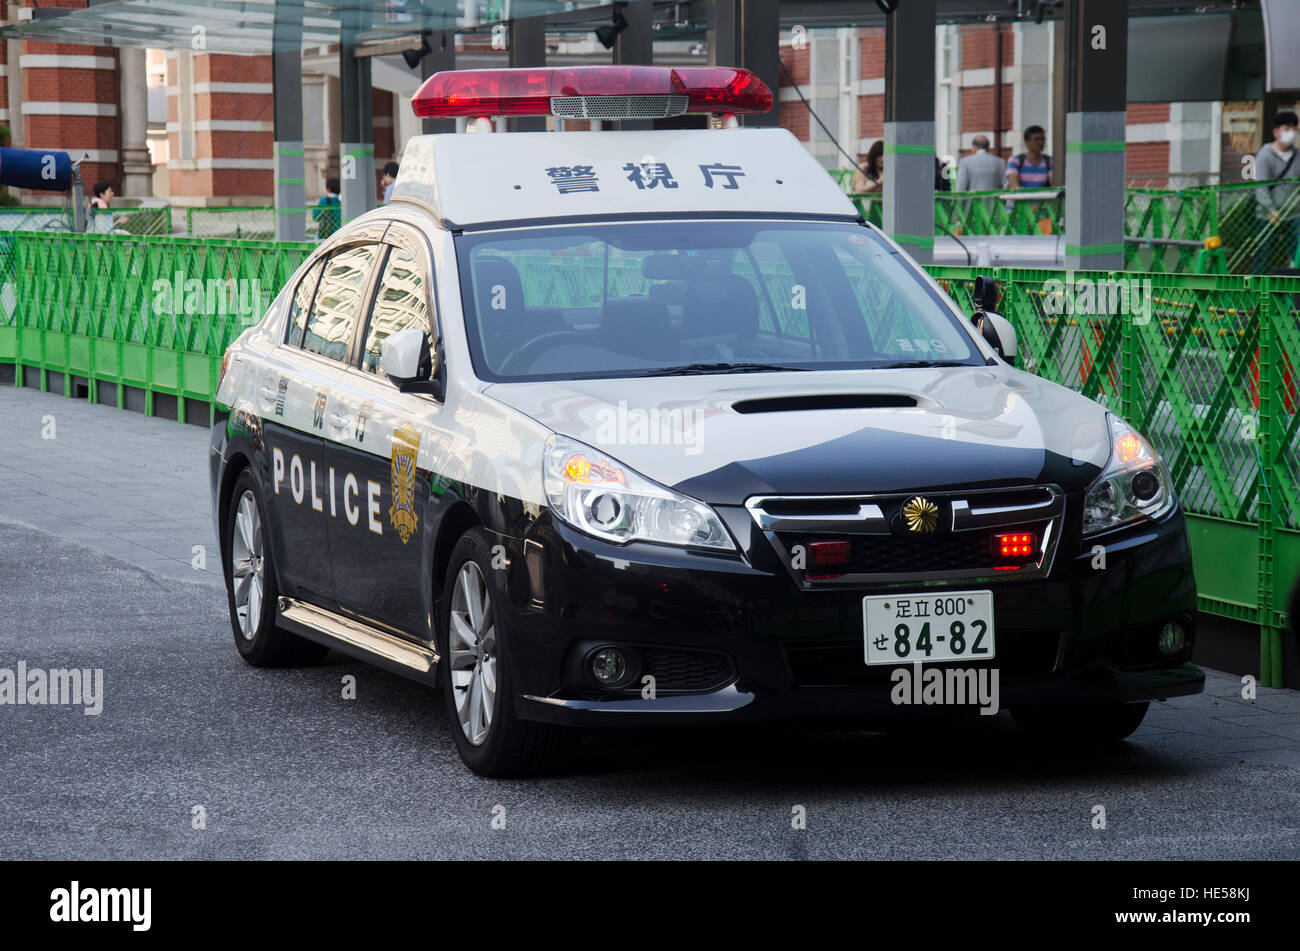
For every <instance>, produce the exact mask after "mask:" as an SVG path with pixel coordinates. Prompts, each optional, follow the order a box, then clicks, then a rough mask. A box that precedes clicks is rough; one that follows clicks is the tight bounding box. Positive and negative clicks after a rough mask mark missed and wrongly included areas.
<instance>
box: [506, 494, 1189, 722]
mask: <svg viewBox="0 0 1300 951" xmlns="http://www.w3.org/2000/svg"><path fill="white" fill-rule="evenodd" d="M1079 504H1080V499H1079V498H1077V497H1071V498H1070V499H1068V500H1067V512H1066V524H1078V522H1077V512H1078V506H1079ZM742 512H743V510H742ZM722 514H723V515H724V517H727V518H728V521H729V523H730V524H732V525H733V527H735V526H743V525H744V524H745V519H746V518H747V516H743V517H738V518H735V519H734V520H733V519H732V518H730V517H728V515H729V514H730V515H735V513H725V512H724V513H722ZM738 537H740V538H741V542H742V546H743V547H745V550H746V558H744V559H742V558H737V557H735V556H724V555H712V554H703V553H696V552H689V551H684V550H677V549H673V548H669V547H667V546H660V545H648V544H631V545H626V546H618V545H610V544H606V543H604V542H601V541H598V540H595V539H592V538H589V537H587V536H586V535H583V534H580V533H578V532H576V531H574V530H573V529H571V528H569V527H568V526H567V525H564V524H562V523H559V522H558V521H557V520H555V519H554V518H552V517H551V516H550V515H549V513H547V514H543V516H542V518H540V519H539V520H537V521H536V522H535V523H534V524H533V526H532V528H531V530H530V531H529V533H528V534H527V536H526V537H524V538H522V539H511V538H508V537H503V538H502V539H501V540H502V542H503V543H504V544H505V545H506V546H507V550H508V551H509V553H510V569H509V570H508V572H507V582H506V583H507V589H508V590H507V594H508V597H507V598H506V602H507V603H506V604H505V605H502V608H503V610H502V611H501V612H500V613H501V615H502V616H501V618H500V621H501V622H502V623H503V624H505V625H506V627H507V632H508V639H509V644H510V653H511V655H512V657H513V660H512V662H511V672H512V674H513V677H514V683H515V685H516V698H515V702H516V709H517V711H518V713H519V715H520V716H522V717H525V718H528V719H532V720H540V721H546V722H554V723H564V724H572V725H587V726H627V725H638V724H645V725H652V724H665V723H686V722H719V723H721V722H748V721H757V720H768V719H785V718H798V717H851V716H855V715H867V714H876V713H882V712H888V711H891V710H897V709H898V708H897V706H896V705H895V703H894V702H893V700H892V699H891V673H892V672H893V671H895V670H897V668H895V667H867V666H866V664H865V663H864V660H863V632H862V598H863V596H864V595H867V594H873V593H884V592H885V591H887V590H899V589H898V588H897V587H894V588H889V589H886V588H882V587H880V586H870V585H862V586H853V587H846V588H842V589H836V590H815V591H809V590H800V589H799V588H798V586H797V585H796V584H795V583H794V581H793V580H792V579H791V578H790V576H789V574H788V572H786V571H785V570H784V568H783V567H782V566H781V565H780V564H778V563H774V562H773V561H772V559H771V558H769V557H768V555H769V554H770V548H769V549H766V550H764V548H763V545H762V542H761V536H757V537H753V533H751V535H750V536H748V537H746V536H743V535H740V534H739V533H738ZM1094 545H1101V546H1103V548H1104V567H1097V565H1098V558H1097V555H1096V552H1095V551H1094ZM971 587H979V588H990V589H992V590H993V591H994V599H993V600H994V626H995V631H996V637H997V648H998V652H997V658H996V660H994V661H989V662H983V663H971V662H964V663H963V662H958V661H952V662H947V663H943V664H935V665H927V668H929V667H931V666H934V667H940V668H944V667H954V666H959V667H965V668H968V669H969V668H973V669H976V670H978V669H979V668H981V667H988V668H990V669H996V670H997V673H998V684H999V686H998V691H999V702H1000V705H1001V706H1002V707H1003V708H1005V707H1012V706H1016V705H1020V704H1089V703H1118V702H1134V701H1142V700H1153V699H1163V698H1167V697H1175V696H1181V695H1185V694H1192V693H1199V692H1200V691H1201V690H1202V689H1203V688H1204V682H1205V675H1204V673H1203V672H1202V671H1201V670H1200V669H1199V668H1197V667H1195V666H1194V665H1192V664H1190V663H1188V662H1187V658H1188V657H1190V655H1191V651H1192V646H1193V641H1194V635H1195V619H1196V586H1195V581H1194V578H1193V575H1192V567H1191V555H1190V551H1189V548H1188V543H1187V535H1186V530H1185V528H1184V524H1183V517H1182V514H1181V511H1179V510H1175V511H1174V512H1172V513H1171V514H1170V515H1168V516H1166V517H1165V518H1164V519H1162V520H1161V521H1160V522H1158V523H1154V524H1151V523H1148V524H1146V525H1142V526H1135V527H1132V528H1128V529H1121V530H1117V531H1113V532H1110V533H1106V534H1104V535H1101V536H1097V537H1095V538H1090V539H1088V540H1087V543H1086V544H1084V543H1082V542H1081V540H1080V539H1079V538H1078V535H1077V532H1075V533H1067V534H1066V535H1065V537H1063V539H1062V543H1061V548H1060V550H1059V551H1058V553H1057V557H1056V561H1055V564H1054V565H1053V567H1052V570H1051V573H1050V575H1049V576H1048V577H1046V578H1041V579H1037V580H1024V581H1014V580H1007V581H998V582H994V583H989V584H980V585H971V584H969V583H967V584H963V583H960V582H956V583H953V584H947V585H941V586H938V587H935V586H926V590H928V591H934V590H963V589H967V588H971ZM918 588H919V586H918ZM904 590H905V589H904ZM914 590H916V589H914ZM1172 619H1177V620H1178V621H1179V622H1180V623H1182V624H1183V626H1184V628H1185V629H1186V631H1187V633H1188V638H1187V643H1186V645H1185V647H1184V649H1183V650H1182V651H1180V652H1179V653H1178V654H1176V655H1175V656H1173V657H1166V656H1164V655H1162V654H1160V653H1159V652H1158V650H1157V649H1156V633H1157V632H1158V631H1159V630H1160V628H1161V626H1162V625H1163V624H1164V623H1165V622H1166V621H1169V620H1172ZM603 645H614V646H619V647H627V648H631V649H632V652H633V655H634V656H636V657H637V658H639V659H640V660H641V663H642V667H643V668H644V669H645V670H647V671H649V672H651V673H654V675H655V678H656V682H657V684H659V685H660V686H659V688H658V689H657V690H656V694H655V697H654V698H653V699H647V698H643V697H642V695H641V684H640V681H639V680H638V681H637V682H635V683H632V684H629V686H628V687H627V688H625V689H623V690H619V691H610V690H605V689H602V688H600V687H598V686H596V685H595V684H594V682H593V681H591V680H590V679H589V677H588V676H587V675H586V673H585V671H586V668H585V666H584V659H585V658H587V657H588V656H589V655H590V652H591V651H592V650H594V649H595V648H597V647H600V646H603Z"/></svg>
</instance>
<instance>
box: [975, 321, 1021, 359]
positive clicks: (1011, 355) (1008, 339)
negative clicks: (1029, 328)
mask: <svg viewBox="0 0 1300 951" xmlns="http://www.w3.org/2000/svg"><path fill="white" fill-rule="evenodd" d="M971 323H973V324H974V325H975V329H977V330H978V331H979V332H980V335H981V336H982V337H983V338H984V339H985V340H986V341H987V342H988V345H989V346H990V347H992V348H993V349H994V350H995V351H997V354H998V356H1000V357H1001V358H1002V359H1003V360H1006V361H1007V363H1014V362H1015V360H1016V328H1015V327H1013V326H1011V321H1009V320H1007V319H1006V318H1005V317H1003V316H1002V315H1001V314H995V313H992V312H991V311H979V312H978V313H977V314H975V316H974V317H972V318H971Z"/></svg>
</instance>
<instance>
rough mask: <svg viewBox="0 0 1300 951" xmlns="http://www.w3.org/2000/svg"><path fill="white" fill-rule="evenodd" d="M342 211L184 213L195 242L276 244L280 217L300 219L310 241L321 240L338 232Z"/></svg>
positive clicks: (199, 210)
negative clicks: (199, 240) (224, 239)
mask: <svg viewBox="0 0 1300 951" xmlns="http://www.w3.org/2000/svg"><path fill="white" fill-rule="evenodd" d="M341 213H342V212H341V209H340V208H339V206H337V205H335V206H333V207H332V208H330V207H325V208H321V207H317V206H312V207H309V208H294V209H287V208H286V209H278V210H277V209H276V208H274V207H272V206H271V205H257V206H252V205H250V206H246V207H230V208H187V209H185V234H186V236H188V237H193V238H226V239H232V238H233V239H235V240H244V241H273V240H275V221H276V216H277V214H280V215H301V216H302V217H303V218H304V220H305V223H306V234H307V237H308V238H309V239H315V240H319V239H320V238H323V237H328V236H329V234H331V233H332V232H333V231H335V230H336V229H337V228H338V226H339V222H340V221H341V218H340V215H341Z"/></svg>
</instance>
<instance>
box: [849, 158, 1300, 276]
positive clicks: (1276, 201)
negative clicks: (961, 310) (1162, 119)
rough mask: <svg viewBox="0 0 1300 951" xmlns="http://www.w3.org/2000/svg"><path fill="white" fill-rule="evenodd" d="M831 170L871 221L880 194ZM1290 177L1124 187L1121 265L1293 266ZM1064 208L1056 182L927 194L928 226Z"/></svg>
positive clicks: (1239, 269)
mask: <svg viewBox="0 0 1300 951" xmlns="http://www.w3.org/2000/svg"><path fill="white" fill-rule="evenodd" d="M832 176H833V177H834V178H835V179H836V181H837V182H838V183H839V184H840V186H841V188H843V189H844V190H845V193H846V194H848V195H849V198H850V199H851V200H852V201H853V203H854V204H855V205H856V206H857V208H858V211H859V212H860V213H861V214H862V216H863V218H865V219H866V220H867V221H869V222H871V223H872V224H874V225H876V226H877V227H879V226H880V225H881V211H882V206H883V201H884V199H883V196H881V194H880V193H879V192H873V193H871V194H868V195H855V194H852V193H851V192H849V188H850V180H851V171H850V170H844V169H835V170H834V171H833V172H832ZM1292 181H1293V180H1284V181H1282V182H1253V181H1252V182H1237V183H1234V184H1226V185H1199V186H1194V187H1189V188H1185V189H1181V190H1178V191H1173V190H1168V189H1159V188H1128V189H1126V190H1125V198H1124V234H1125V236H1126V237H1125V247H1124V265H1125V267H1126V269H1128V270H1132V271H1144V272H1155V273H1169V274H1204V273H1230V274H1262V273H1267V272H1269V271H1275V270H1281V269H1285V268H1300V242H1297V240H1296V233H1297V229H1300V225H1297V220H1300V185H1293V184H1292ZM1295 181H1300V180H1295ZM1261 194H1265V195H1266V196H1267V197H1266V201H1261V199H1260V196H1261ZM1275 194H1276V196H1277V197H1276V198H1274V195H1275ZM1266 202H1267V204H1266ZM1269 206H1276V207H1277V208H1278V209H1279V212H1280V213H1279V215H1278V216H1277V218H1275V219H1273V220H1270V218H1269V216H1268V210H1269ZM1064 212H1065V193H1064V191H1063V190H1061V189H1048V190H1044V191H1037V192H1026V191H1006V190H1004V191H993V192H937V193H936V194H935V196H934V220H935V233H936V234H944V233H947V232H951V233H953V234H955V235H959V236H960V235H999V236H1000V235H1034V234H1063V233H1064V230H1065V226H1064Z"/></svg>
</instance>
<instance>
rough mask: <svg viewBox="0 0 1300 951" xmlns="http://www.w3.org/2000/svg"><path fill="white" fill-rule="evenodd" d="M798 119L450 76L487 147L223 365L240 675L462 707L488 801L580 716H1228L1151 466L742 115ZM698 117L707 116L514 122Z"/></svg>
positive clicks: (423, 166) (1099, 720)
mask: <svg viewBox="0 0 1300 951" xmlns="http://www.w3.org/2000/svg"><path fill="white" fill-rule="evenodd" d="M771 102H772V95H771V92H770V91H769V90H768V89H767V88H766V87H765V86H764V85H763V84H762V83H761V82H760V81H759V80H758V79H757V78H756V77H754V76H753V75H752V74H750V73H748V72H746V71H745V70H740V69H719V68H697V69H680V68H679V69H668V68H655V67H631V68H628V67H595V68H592V67H585V68H577V69H526V70H466V71H460V72H452V73H440V74H438V75H436V76H434V77H432V78H431V79H429V80H428V81H427V82H426V83H425V85H424V86H423V87H422V88H421V90H420V91H419V93H418V94H417V95H416V97H415V99H414V108H415V110H416V112H417V113H418V114H420V115H423V116H441V117H445V116H462V117H465V119H466V123H467V128H468V130H469V132H467V133H459V134H447V135H429V136H420V137H416V138H413V139H411V140H410V141H409V142H408V144H407V146H406V149H405V153H404V158H403V162H402V167H401V172H400V174H399V175H398V178H397V182H396V185H395V188H394V191H393V197H392V202H391V204H390V205H388V206H386V207H384V208H381V209H378V210H376V211H373V212H370V213H367V214H365V215H363V216H361V217H359V218H357V219H356V220H355V221H352V222H351V223H349V224H347V225H345V226H343V227H342V228H340V230H339V231H338V232H337V233H336V234H334V235H332V236H330V238H329V239H328V240H327V241H325V242H324V243H322V244H321V246H320V247H319V248H318V249H316V250H315V252H314V253H313V254H311V256H310V257H309V258H308V259H307V260H306V261H305V262H304V263H303V265H302V266H301V267H300V268H299V269H298V271H297V272H296V273H295V274H294V275H293V277H292V279H291V280H290V281H289V283H288V284H287V286H285V288H284V289H283V290H282V291H281V293H280V294H279V296H278V297H277V298H276V299H275V300H274V302H273V303H272V304H271V306H270V308H269V310H268V311H267V312H266V314H265V316H264V317H263V318H262V319H261V321H260V322H259V323H258V324H257V325H256V326H254V327H252V328H250V329H249V330H248V331H246V332H245V333H244V334H243V335H242V336H241V337H240V338H239V339H238V340H237V341H236V342H235V343H234V345H232V346H231V348H230V350H229V352H228V353H227V354H226V356H225V359H224V361H223V365H222V370H221V380H220V386H219V395H218V402H219V404H220V407H219V410H220V418H219V421H218V423H217V425H216V426H215V427H214V429H213V434H212V446H211V486H212V496H213V506H214V514H215V518H216V523H217V528H218V532H219V537H220V539H221V552H222V559H223V565H224V570H225V575H226V581H227V585H228V590H229V603H230V615H231V625H232V627H233V630H234V639H235V643H236V645H237V646H238V649H239V652H240V654H241V655H242V656H243V657H244V659H245V660H247V661H248V662H249V663H250V664H253V665H256V666H275V665H287V664H303V663H309V662H312V661H315V660H318V659H320V658H321V657H322V656H323V654H324V653H325V652H326V650H327V649H330V648H333V649H335V650H338V651H341V652H343V653H345V654H349V655H352V656H354V657H358V658H363V659H365V660H367V661H370V662H373V663H374V664H376V665H378V666H380V667H384V668H387V669H388V670H391V671H395V672H397V673H400V674H403V675H406V676H409V677H413V678H416V679H418V680H422V681H425V682H427V683H429V684H431V685H436V686H438V687H440V688H441V691H442V694H443V697H444V698H445V706H446V711H447V716H448V721H449V727H450V730H451V732H452V734H453V735H454V736H455V739H456V743H457V746H458V749H459V751H460V754H461V756H462V758H463V759H464V761H465V763H466V764H467V765H468V766H469V767H470V768H471V769H473V770H474V771H476V772H479V773H482V774H487V775H497V776H499V775H508V774H519V773H524V772H530V771H537V770H542V769H546V768H549V767H550V766H552V765H553V764H554V763H555V762H556V761H557V760H559V759H561V758H562V757H563V756H564V755H565V754H566V753H567V752H569V751H571V750H572V748H573V743H574V737H575V736H576V735H577V731H575V729H574V728H585V727H607V726H617V727H625V726H634V725H642V724H685V723H689V724H698V723H708V722H717V723H723V722H736V721H750V720H759V719H768V718H794V717H847V716H854V715H858V714H869V713H874V712H879V711H887V710H891V709H894V708H895V706H896V705H897V704H898V703H900V702H910V701H909V700H908V698H906V697H904V698H902V700H901V701H900V696H899V693H900V692H899V690H898V689H897V682H898V679H899V677H898V673H899V672H900V671H904V672H907V673H909V674H910V673H913V672H914V673H916V674H917V675H918V676H920V677H922V678H924V677H925V675H926V673H927V672H929V671H933V670H938V671H940V672H941V673H947V672H949V671H952V670H960V671H967V670H968V671H970V672H972V673H973V674H980V675H981V676H983V675H984V674H988V673H993V674H995V675H996V679H995V681H994V682H995V684H996V685H997V686H998V687H999V691H998V693H999V698H1000V704H1001V706H1002V707H1009V708H1010V709H1011V711H1012V713H1013V715H1014V716H1015V717H1016V719H1017V720H1018V721H1019V722H1020V723H1021V724H1022V725H1024V726H1027V727H1030V728H1032V729H1034V730H1036V731H1038V732H1039V733H1041V734H1045V735H1048V736H1057V737H1061V738H1062V739H1069V740H1071V741H1074V742H1078V741H1082V740H1104V739H1116V738H1119V737H1123V736H1126V735H1128V734H1129V733H1131V732H1132V731H1133V730H1134V729H1136V727H1137V726H1138V724H1139V723H1140V722H1141V720H1142V717H1143V714H1144V712H1145V710H1146V707H1147V703H1148V701H1150V700H1153V699H1158V698H1166V697H1173V696H1178V695H1183V694H1190V693H1196V692H1198V691H1200V690H1201V689H1202V687H1203V683H1204V675H1203V673H1202V672H1201V671H1200V670H1199V669H1197V668H1196V667H1194V666H1193V665H1191V664H1190V663H1189V662H1188V658H1189V656H1190V652H1191V649H1192V642H1193V635H1194V631H1195V610H1196V588H1195V582H1194V579H1193V575H1192V567H1191V563H1190V558H1189V550H1188V543H1187V537H1186V533H1185V530H1184V524H1183V517H1182V514H1181V511H1180V508H1179V505H1178V500H1177V499H1176V497H1175V495H1174V491H1173V488H1172V485H1171V482H1170V477H1169V473H1168V472H1167V471H1166V469H1165V466H1164V464H1163V463H1162V462H1161V460H1160V459H1159V457H1158V456H1157V454H1156V453H1155V452H1154V451H1153V450H1152V448H1151V446H1150V444H1149V443H1148V442H1147V441H1146V440H1145V439H1144V438H1143V437H1142V436H1141V435H1140V434H1138V433H1136V432H1134V431H1133V429H1132V428H1131V427H1129V426H1128V425H1127V424H1126V423H1125V422H1124V421H1123V420H1122V419H1119V418H1117V417H1116V416H1114V415H1113V414H1111V413H1108V412H1107V411H1106V410H1105V409H1104V408H1103V407H1101V406H1099V405H1097V404H1096V403H1093V402H1091V401H1089V400H1087V399H1084V398H1083V397H1080V396H1078V395H1076V394H1074V393H1072V392H1070V391H1069V390H1067V389H1064V388H1062V387H1060V386H1057V385H1055V384H1052V383H1049V382H1047V381H1045V380H1043V379H1040V378H1038V377H1035V376H1033V375H1031V374H1028V373H1024V372H1020V371H1018V370H1016V369H1014V368H1013V367H1012V366H1011V364H1010V362H1009V361H1010V360H1011V359H1012V358H1013V357H1014V353H1015V347H1016V338H1015V334H1014V331H1013V330H1012V328H1011V326H1010V324H1009V322H1007V321H1006V320H1004V319H1002V318H1001V317H999V316H997V315H996V314H995V313H994V312H993V306H994V294H993V288H991V287H990V286H988V285H987V284H986V285H983V286H981V287H980V288H979V297H980V300H981V301H982V302H983V304H984V307H983V309H982V310H980V311H979V312H977V313H976V314H975V315H966V314H963V313H962V312H961V311H960V310H959V309H958V308H957V307H956V306H955V305H954V303H953V301H952V300H951V299H950V298H949V297H948V296H946V295H945V294H944V293H943V291H942V290H941V289H940V288H939V286H938V285H937V284H936V283H935V282H934V281H933V280H931V279H930V278H929V277H928V275H927V274H926V273H925V272H924V271H923V270H922V269H921V268H920V267H918V266H917V265H916V263H915V262H913V261H912V260H911V259H910V258H909V257H908V256H907V254H906V253H904V251H903V250H902V249H901V248H899V247H898V246H897V245H896V244H894V243H893V242H892V241H891V240H890V239H889V238H887V237H886V236H884V235H883V234H881V233H880V232H879V231H878V230H876V229H875V228H873V227H871V226H870V225H869V224H867V223H865V222H864V221H862V220H861V219H860V217H859V216H858V214H857V212H856V211H855V209H854V207H853V206H852V205H851V204H850V202H849V201H848V200H847V199H846V198H845V196H844V195H843V194H842V193H841V192H840V191H839V189H838V188H837V187H836V186H835V184H834V182H833V181H832V180H831V179H830V177H829V176H827V174H826V172H825V170H824V169H823V168H822V167H821V166H820V165H819V164H818V163H817V162H816V161H815V160H814V159H813V158H812V157H811V156H810V155H809V154H808V153H807V152H806V150H805V149H804V148H803V146H802V145H800V143H799V142H798V141H797V140H796V139H794V138H793V137H792V136H791V135H790V134H789V133H788V132H786V131H784V130H781V129H767V128H739V127H737V123H736V121H735V118H734V114H737V113H745V112H758V111H765V110H766V109H768V108H770V106H771ZM683 113H705V114H710V115H713V116H714V117H715V118H714V120H712V125H713V126H714V127H713V128H699V129H686V130H675V131H644V132H643V131H617V132H615V131H555V132H536V133H511V134H500V133H494V132H492V131H490V130H491V129H492V122H491V120H490V117H493V116H508V115H551V116H556V117H559V118H560V119H572V118H587V119H591V118H617V117H642V118H644V117H648V116H673V115H680V114H683ZM927 683H928V681H927ZM970 701H971V698H970V697H967V698H966V700H965V701H964V702H965V704H966V706H967V707H969V706H970ZM926 702H930V701H929V700H928V699H927V701H926ZM955 703H956V704H957V705H961V704H962V703H963V700H962V699H961V698H960V697H958V698H957V699H956V700H955ZM981 709H983V708H981ZM994 709H995V710H996V709H997V706H996V705H995V706H994ZM985 712H991V711H989V710H987V709H985Z"/></svg>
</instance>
